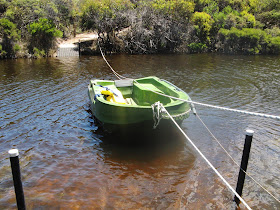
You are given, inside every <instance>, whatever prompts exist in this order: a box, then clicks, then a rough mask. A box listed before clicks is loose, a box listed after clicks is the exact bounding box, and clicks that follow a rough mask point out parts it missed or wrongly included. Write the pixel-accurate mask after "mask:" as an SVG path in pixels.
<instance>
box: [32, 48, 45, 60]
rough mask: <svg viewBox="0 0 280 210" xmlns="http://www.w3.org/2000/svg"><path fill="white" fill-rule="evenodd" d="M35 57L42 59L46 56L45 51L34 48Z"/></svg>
mask: <svg viewBox="0 0 280 210" xmlns="http://www.w3.org/2000/svg"><path fill="white" fill-rule="evenodd" d="M33 55H34V57H35V58H41V57H44V56H46V53H45V50H39V49H38V48H36V47H34V48H33Z"/></svg>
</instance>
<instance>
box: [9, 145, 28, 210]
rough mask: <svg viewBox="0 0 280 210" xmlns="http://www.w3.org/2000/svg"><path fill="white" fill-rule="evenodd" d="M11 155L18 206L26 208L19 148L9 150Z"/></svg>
mask: <svg viewBox="0 0 280 210" xmlns="http://www.w3.org/2000/svg"><path fill="white" fill-rule="evenodd" d="M9 155H10V162H11V168H12V174H13V181H14V187H15V194H16V200H17V207H18V209H19V210H25V209H26V208H25V201H24V193H23V188H22V182H21V175H20V166H19V158H18V155H19V153H18V150H17V149H11V150H9Z"/></svg>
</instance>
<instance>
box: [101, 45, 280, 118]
mask: <svg viewBox="0 0 280 210" xmlns="http://www.w3.org/2000/svg"><path fill="white" fill-rule="evenodd" d="M98 44H99V41H98ZM99 49H100V52H101V55H102V57H103V59H104V61H105V62H106V64H107V65H108V66H109V68H110V69H111V71H112V72H113V73H114V75H115V76H116V77H117V78H118V79H130V78H127V77H124V76H122V75H120V74H119V73H117V72H116V71H115V70H114V69H113V68H112V66H111V65H110V64H109V62H108V61H107V60H106V58H105V56H104V53H103V52H102V49H101V47H100V44H99ZM134 82H136V83H137V84H139V85H140V86H142V87H144V88H145V89H147V90H149V91H152V92H153V93H156V94H158V95H162V96H165V97H168V98H172V99H175V100H180V101H184V102H187V103H193V104H196V105H200V106H206V107H210V108H214V109H220V110H224V111H231V112H237V113H241V114H248V115H254V116H258V117H265V118H271V119H277V120H280V116H276V115H270V114H264V113H258V112H250V111H245V110H239V109H232V108H227V107H221V106H215V105H211V104H205V103H201V102H196V101H193V100H191V101H190V100H184V99H181V98H177V97H174V96H170V95H166V94H163V93H159V92H157V91H154V90H151V89H149V88H148V87H145V86H143V85H141V84H140V83H139V82H137V81H135V80H134Z"/></svg>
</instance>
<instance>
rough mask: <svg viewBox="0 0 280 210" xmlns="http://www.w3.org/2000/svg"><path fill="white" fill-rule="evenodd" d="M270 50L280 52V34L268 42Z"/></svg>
mask: <svg viewBox="0 0 280 210" xmlns="http://www.w3.org/2000/svg"><path fill="white" fill-rule="evenodd" d="M268 52H269V53H272V54H279V53H280V36H277V37H271V38H270V39H269V43H268Z"/></svg>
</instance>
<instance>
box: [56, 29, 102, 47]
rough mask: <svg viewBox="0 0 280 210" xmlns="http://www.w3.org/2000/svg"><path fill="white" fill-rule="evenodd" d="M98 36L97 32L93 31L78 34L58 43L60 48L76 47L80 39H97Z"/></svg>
mask: <svg viewBox="0 0 280 210" xmlns="http://www.w3.org/2000/svg"><path fill="white" fill-rule="evenodd" d="M97 38H98V35H97V33H95V32H91V33H82V34H78V35H77V36H76V37H73V38H70V39H67V40H63V41H62V42H60V43H59V44H58V47H59V48H70V47H75V46H76V45H75V44H77V43H78V42H79V40H81V41H89V40H95V39H97Z"/></svg>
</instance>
